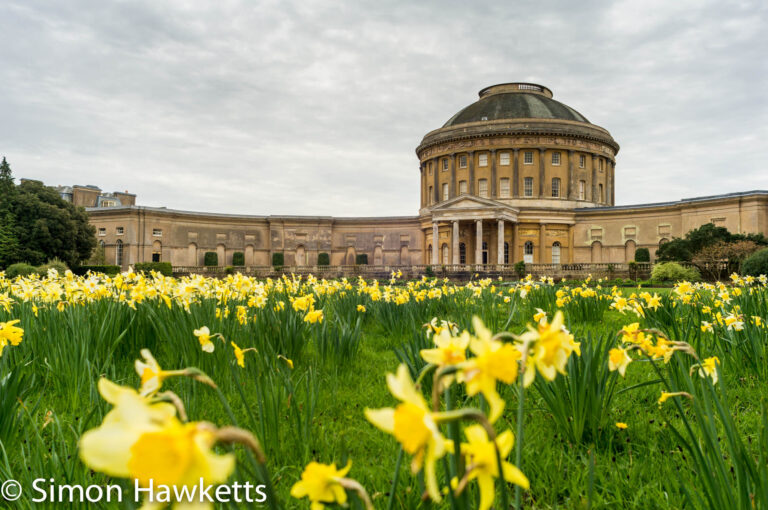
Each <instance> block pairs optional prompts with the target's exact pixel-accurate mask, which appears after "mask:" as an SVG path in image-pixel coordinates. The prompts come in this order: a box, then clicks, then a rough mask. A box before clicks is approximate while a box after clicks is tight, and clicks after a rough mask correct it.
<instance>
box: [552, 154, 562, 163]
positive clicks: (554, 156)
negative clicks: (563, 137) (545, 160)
mask: <svg viewBox="0 0 768 510" xmlns="http://www.w3.org/2000/svg"><path fill="white" fill-rule="evenodd" d="M552 164H553V165H555V166H557V165H559V164H560V153H559V152H553V153H552Z"/></svg>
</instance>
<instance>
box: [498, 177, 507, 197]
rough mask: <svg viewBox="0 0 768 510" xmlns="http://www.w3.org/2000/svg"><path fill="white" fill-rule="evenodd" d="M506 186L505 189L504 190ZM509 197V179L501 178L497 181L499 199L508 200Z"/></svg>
mask: <svg viewBox="0 0 768 510" xmlns="http://www.w3.org/2000/svg"><path fill="white" fill-rule="evenodd" d="M505 184H506V189H504V188H505ZM509 197H510V186H509V177H502V178H501V179H499V198H509Z"/></svg>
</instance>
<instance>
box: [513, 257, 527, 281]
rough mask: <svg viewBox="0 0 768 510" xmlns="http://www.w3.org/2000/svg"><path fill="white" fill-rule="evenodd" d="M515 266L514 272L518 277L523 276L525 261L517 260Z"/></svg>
mask: <svg viewBox="0 0 768 510" xmlns="http://www.w3.org/2000/svg"><path fill="white" fill-rule="evenodd" d="M514 268H515V274H517V277H518V278H523V277H524V276H525V262H524V261H522V260H518V261H517V262H515V265H514Z"/></svg>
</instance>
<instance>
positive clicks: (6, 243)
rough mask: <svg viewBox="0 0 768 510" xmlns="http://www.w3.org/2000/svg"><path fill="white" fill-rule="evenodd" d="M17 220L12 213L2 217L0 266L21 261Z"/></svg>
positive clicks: (0, 227) (0, 221) (0, 220)
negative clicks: (17, 236)
mask: <svg viewBox="0 0 768 510" xmlns="http://www.w3.org/2000/svg"><path fill="white" fill-rule="evenodd" d="M14 227H15V222H14V221H13V216H11V214H10V213H6V214H5V217H4V218H2V219H0V268H3V267H8V266H10V265H11V264H13V263H15V262H18V261H19V240H18V239H17V238H16V230H15V228H14Z"/></svg>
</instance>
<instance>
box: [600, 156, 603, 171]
mask: <svg viewBox="0 0 768 510" xmlns="http://www.w3.org/2000/svg"><path fill="white" fill-rule="evenodd" d="M600 171H601V172H602V171H603V160H602V158H601V159H600Z"/></svg>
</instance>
